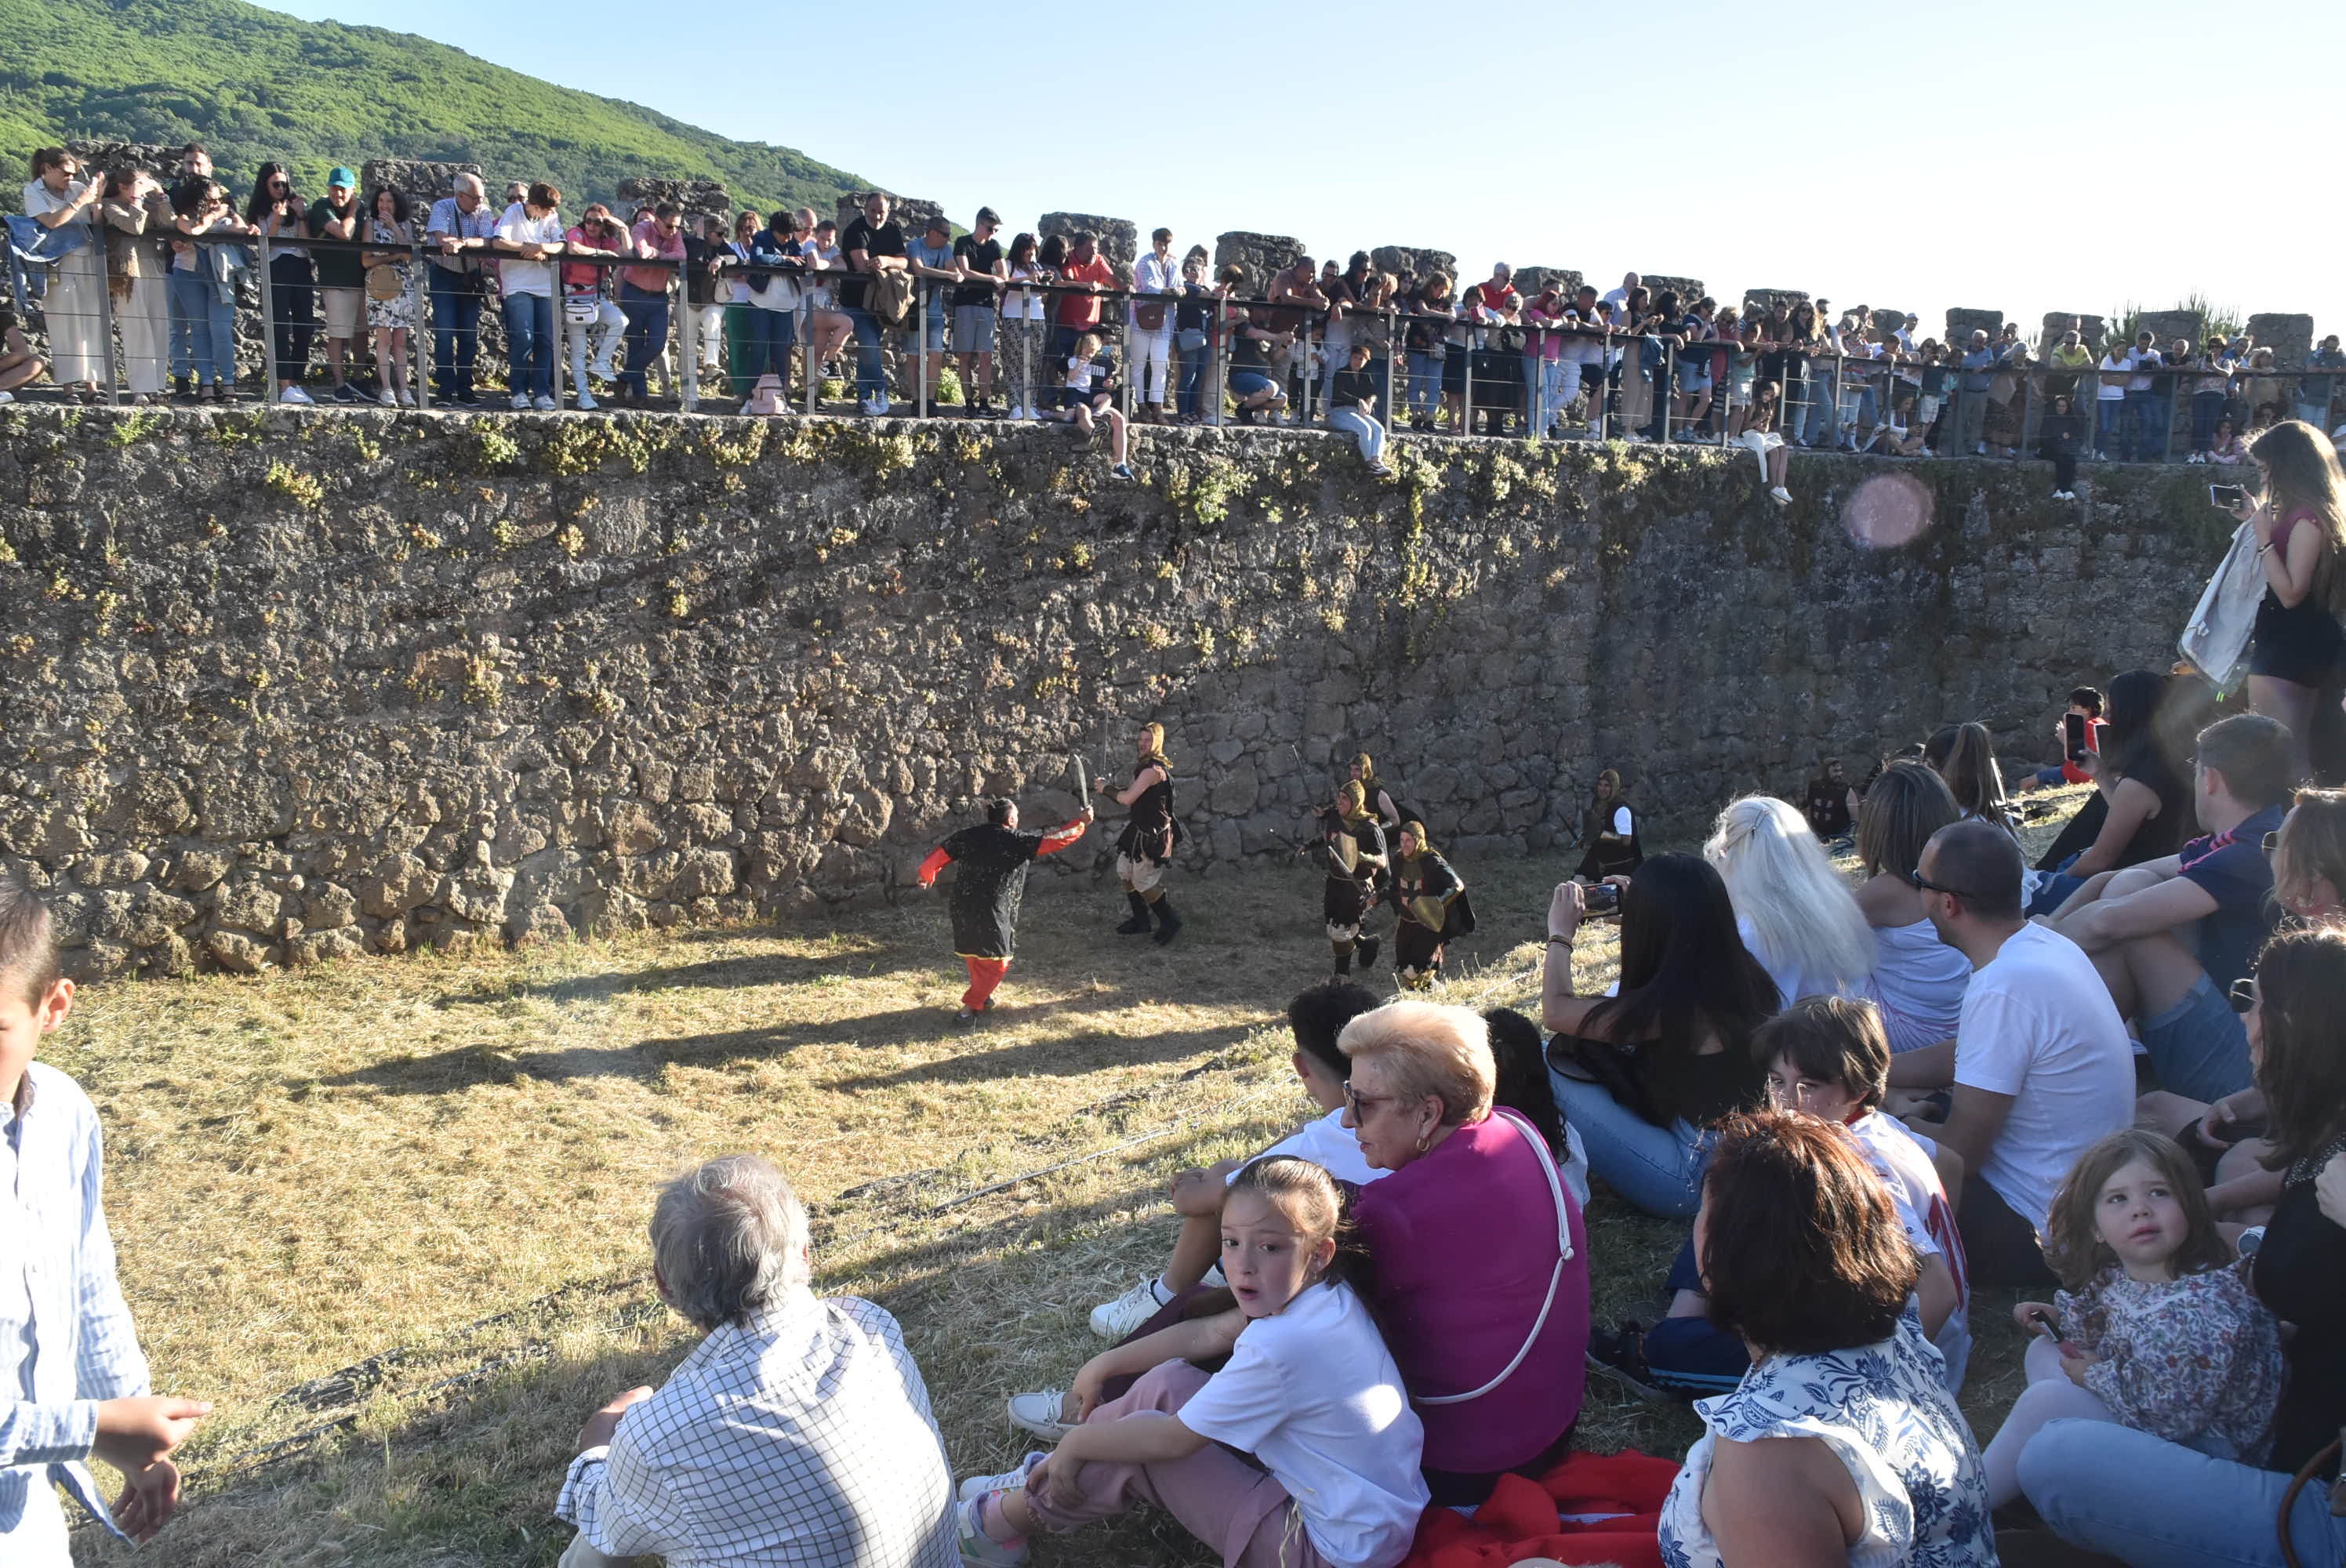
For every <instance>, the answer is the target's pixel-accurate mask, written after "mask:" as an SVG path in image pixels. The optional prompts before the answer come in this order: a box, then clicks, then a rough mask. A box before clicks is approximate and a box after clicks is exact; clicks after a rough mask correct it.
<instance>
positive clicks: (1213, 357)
mask: <svg viewBox="0 0 2346 1568" xmlns="http://www.w3.org/2000/svg"><path fill="white" fill-rule="evenodd" d="M1228 317H1229V304H1228V302H1227V301H1226V300H1222V299H1219V298H1218V299H1216V300H1214V303H1213V309H1212V310H1211V311H1209V313H1208V315H1207V317H1206V322H1207V325H1206V376H1205V381H1206V385H1205V395H1204V397H1203V398H1202V399H1201V400H1200V401H1199V406H1198V412H1200V413H1207V411H1208V410H1209V409H1210V410H1211V411H1212V412H1210V413H1209V414H1208V417H1207V420H1206V423H1208V424H1210V425H1212V426H1213V427H1214V428H1215V429H1217V430H1219V429H1220V428H1221V424H1222V398H1223V395H1224V394H1223V391H1222V383H1223V382H1224V381H1225V380H1227V379H1228V377H1227V374H1226V372H1224V370H1223V353H1222V336H1223V333H1224V332H1225V331H1227V330H1228V328H1229V320H1228Z"/></svg>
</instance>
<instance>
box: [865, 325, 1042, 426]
mask: <svg viewBox="0 0 2346 1568" xmlns="http://www.w3.org/2000/svg"><path fill="white" fill-rule="evenodd" d="M840 309H841V312H842V313H843V314H845V316H846V317H847V320H848V321H849V323H850V324H851V325H852V326H853V328H854V329H855V396H856V398H857V400H858V401H859V402H879V401H880V400H881V399H882V398H884V397H886V396H887V395H888V379H887V377H888V372H887V367H886V366H885V364H883V363H882V361H881V358H880V323H879V322H878V321H874V320H873V319H872V312H871V311H867V310H865V309H864V308H863V307H862V306H861V305H843V306H841V308H840ZM1065 368H1066V367H1065V366H1062V367H1061V369H1062V370H1063V371H1064V370H1065Z"/></svg>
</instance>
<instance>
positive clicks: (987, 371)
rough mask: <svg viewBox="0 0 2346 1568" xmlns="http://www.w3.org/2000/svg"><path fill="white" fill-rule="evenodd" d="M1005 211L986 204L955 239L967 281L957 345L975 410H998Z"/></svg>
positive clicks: (967, 401)
mask: <svg viewBox="0 0 2346 1568" xmlns="http://www.w3.org/2000/svg"><path fill="white" fill-rule="evenodd" d="M1001 229H1002V215H1001V214H1000V213H998V212H996V211H994V209H992V208H991V207H981V208H979V209H977V217H976V218H975V219H974V220H973V221H972V224H971V227H970V231H969V232H968V233H966V234H964V235H963V236H962V237H961V238H960V239H956V240H954V247H953V254H954V267H955V268H956V269H957V270H959V271H960V273H961V276H962V278H963V280H964V282H963V285H962V287H960V288H958V289H955V290H954V291H953V347H954V356H955V357H956V358H957V359H959V360H960V361H961V396H962V402H963V404H964V407H965V408H967V410H968V411H969V412H971V413H972V414H976V415H982V416H984V417H987V418H991V417H992V416H993V414H994V336H995V331H996V324H997V323H998V322H999V321H1000V320H1001V318H1000V316H998V315H997V314H996V313H995V312H996V311H997V310H998V309H999V308H1000V306H1001V302H1002V301H1001V289H1002V280H1004V279H1005V278H1007V277H1008V276H1009V275H1010V269H1009V265H1008V263H1006V262H1005V261H1004V260H1003V259H1002V240H1001V239H1000V238H999V234H1000V232H1001Z"/></svg>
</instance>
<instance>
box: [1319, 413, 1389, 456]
mask: <svg viewBox="0 0 2346 1568" xmlns="http://www.w3.org/2000/svg"><path fill="white" fill-rule="evenodd" d="M1328 428H1329V429H1330V430H1341V431H1342V432H1344V433H1346V434H1348V435H1350V436H1351V437H1352V439H1353V440H1354V441H1355V442H1357V443H1360V448H1361V457H1362V461H1364V462H1366V463H1368V464H1369V465H1370V466H1371V467H1374V466H1375V465H1376V464H1378V463H1382V462H1383V461H1384V460H1385V427H1384V426H1383V425H1381V424H1379V423H1377V422H1376V421H1375V420H1372V419H1371V418H1369V417H1368V416H1367V415H1365V414H1362V413H1361V412H1359V411H1358V410H1356V409H1352V408H1335V409H1330V410H1329V411H1328Z"/></svg>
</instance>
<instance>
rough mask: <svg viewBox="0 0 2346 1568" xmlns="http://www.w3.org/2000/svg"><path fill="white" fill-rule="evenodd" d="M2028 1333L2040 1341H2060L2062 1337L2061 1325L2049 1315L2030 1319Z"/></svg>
mask: <svg viewBox="0 0 2346 1568" xmlns="http://www.w3.org/2000/svg"><path fill="white" fill-rule="evenodd" d="M2028 1331H2029V1332H2030V1333H2031V1334H2033V1335H2035V1337H2036V1338H2037V1339H2059V1338H2060V1337H2061V1325H2060V1323H2059V1322H2058V1321H2057V1320H2056V1319H2054V1318H2053V1317H2051V1316H2050V1315H2049V1314H2040V1315H2039V1316H2036V1317H2033V1318H2031V1319H2029V1320H2028Z"/></svg>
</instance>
